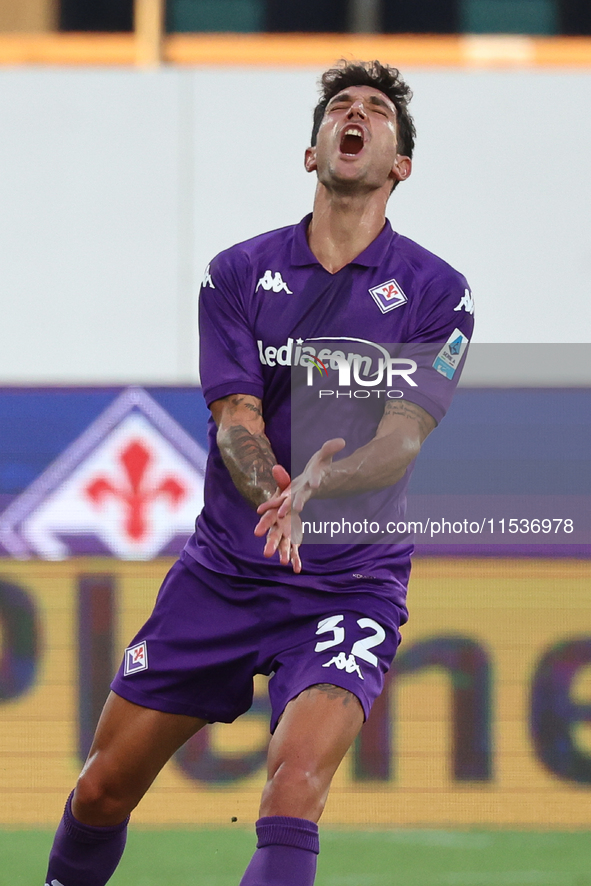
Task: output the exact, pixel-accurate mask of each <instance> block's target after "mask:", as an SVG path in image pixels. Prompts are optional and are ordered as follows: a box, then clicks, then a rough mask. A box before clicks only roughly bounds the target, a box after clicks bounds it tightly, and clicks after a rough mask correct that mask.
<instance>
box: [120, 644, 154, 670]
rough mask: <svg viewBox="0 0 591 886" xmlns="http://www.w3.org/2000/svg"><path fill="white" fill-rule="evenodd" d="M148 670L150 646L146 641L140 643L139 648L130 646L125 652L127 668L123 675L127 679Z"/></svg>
mask: <svg viewBox="0 0 591 886" xmlns="http://www.w3.org/2000/svg"><path fill="white" fill-rule="evenodd" d="M147 669H148V644H147V643H146V641H145V640H142V642H141V643H138V644H137V646H129V647H128V648H127V649H126V650H125V667H124V669H123V673H124V674H125V676H126V677H128V676H129V675H130V674H135V673H136V672H137V671H146V670H147Z"/></svg>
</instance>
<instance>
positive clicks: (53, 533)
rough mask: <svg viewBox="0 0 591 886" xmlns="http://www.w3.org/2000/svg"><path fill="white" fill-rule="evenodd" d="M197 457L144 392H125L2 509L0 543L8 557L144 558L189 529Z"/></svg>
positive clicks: (198, 503) (198, 491) (199, 469)
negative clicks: (83, 555) (89, 555)
mask: <svg viewBox="0 0 591 886" xmlns="http://www.w3.org/2000/svg"><path fill="white" fill-rule="evenodd" d="M205 460H206V456H205V452H204V451H203V450H202V449H201V447H200V446H199V445H198V444H197V443H195V441H194V440H193V439H192V438H191V437H190V436H189V435H188V434H187V433H186V431H184V429H183V428H182V427H181V426H180V425H179V424H178V423H177V422H176V421H174V419H173V418H172V417H171V416H170V415H168V413H167V412H166V411H165V410H164V409H162V407H161V406H160V405H159V404H158V403H156V401H155V400H154V399H153V398H152V397H150V396H149V394H148V393H147V392H146V391H144V390H142V389H141V388H129V389H128V390H126V391H124V392H123V393H122V394H121V395H120V396H119V397H118V398H117V399H116V400H115V401H114V403H112V404H111V406H109V408H108V409H106V410H105V412H103V414H102V415H100V416H99V418H98V419H97V420H96V421H95V422H93V424H92V425H90V427H89V428H87V430H86V431H85V432H84V433H83V434H82V436H81V437H79V438H78V440H76V441H75V442H74V443H73V444H72V445H71V446H70V447H69V448H68V449H67V450H66V451H65V452H64V453H63V454H62V455H61V456H60V457H59V458H58V459H57V461H55V462H54V463H53V464H52V465H50V466H49V468H47V470H46V471H44V472H43V473H42V474H41V476H40V477H38V478H37V480H36V481H35V482H34V483H32V484H31V486H30V487H29V488H28V489H27V490H25V492H24V493H23V494H22V495H20V496H19V497H18V498H17V499H15V501H13V502H12V503H11V505H10V506H9V507H8V508H7V510H6V511H5V512H4V513H3V514H2V518H1V520H0V540H1V541H2V544H3V545H4V547H5V548H6V549H7V550H8V551H9V553H10V554H12V556H15V557H31V556H37V557H41V558H44V559H50V560H56V559H64V558H66V557H68V556H70V555H72V554H76V553H103V554H111V555H114V556H116V557H119V558H121V559H123V560H148V559H151V558H152V557H155V556H157V555H158V554H159V553H161V552H162V551H163V550H164V549H165V548H166V546H167V544H169V543H171V542H173V541H174V540H175V539H177V538H178V537H181V538H182V537H185V538H186V537H187V536H188V535H190V534H191V532H192V531H193V526H194V522H195V517H196V516H197V514H198V513H199V511H200V510H201V507H202V505H203V477H204V472H205ZM178 546H179V547H180V544H179V545H178Z"/></svg>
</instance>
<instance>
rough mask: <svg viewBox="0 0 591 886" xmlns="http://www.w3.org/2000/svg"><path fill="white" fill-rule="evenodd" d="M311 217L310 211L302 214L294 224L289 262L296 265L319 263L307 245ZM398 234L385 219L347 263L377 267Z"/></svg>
mask: <svg viewBox="0 0 591 886" xmlns="http://www.w3.org/2000/svg"><path fill="white" fill-rule="evenodd" d="M311 218H312V213H311V212H310V213H308V215H306V216H304V218H303V219H302V220H301V222H300V223H299V225H296V226H295V232H294V238H293V242H292V247H291V263H292V265H295V266H296V267H303V266H304V265H319V264H320V262H319V261H318V259H317V258H316V256H315V255H314V253H313V252H312V250H311V249H310V247H309V246H308V238H307V236H306V232H307V230H308V225H309V224H310V220H311ZM397 236H398V234H397V233H396V232H395V231H393V230H392V225H391V224H390V222H389V220H388V219H386V223H385V225H384V227H383V228H382V230H381V231H380V233H379V234H378V236H377V237H376V238H375V240H373V241H372V242H371V243H370V244H369V246H368V247H367V249H364V250H363V252H362V253H360V254H359V255H358V256H357V258H354V259H353V261H352V262H349V264H352V265H361V266H362V267H364V268H377V267H379V266H380V265H381V264H382V262H383V261H384V254H385V253H386V252H387V250H388V249H389V248H390V247H391V246H392V244H393V242H394V240H395V238H396V237H397Z"/></svg>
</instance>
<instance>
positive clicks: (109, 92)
mask: <svg viewBox="0 0 591 886" xmlns="http://www.w3.org/2000/svg"><path fill="white" fill-rule="evenodd" d="M318 73H319V72H317V71H309V70H289V69H282V70H273V71H260V70H256V69H244V70H240V69H217V68H216V69H210V70H200V69H197V70H182V69H164V70H162V71H158V72H152V73H147V72H141V71H132V70H115V71H112V70H111V71H104V70H86V69H84V70H59V69H58V70H55V69H53V70H42V69H35V70H33V69H31V70H27V69H16V70H3V71H1V72H0V120H1V121H2V138H0V194H1V198H2V204H1V205H2V213H1V216H0V383H29V384H44V383H46V384H48V383H56V382H58V383H93V382H95V383H103V384H104V383H109V382H113V383H117V382H132V381H134V382H143V383H175V382H187V381H192V380H195V379H196V378H197V334H196V316H195V300H196V293H197V290H198V286H199V282H200V279H201V276H202V273H203V269H204V267H205V265H206V264H207V262H208V261H209V260H210V259H211V257H212V256H213V254H215V253H216V252H217V251H219V250H220V249H223V248H225V247H226V246H228V245H230V244H231V243H233V242H236V241H237V240H241V239H244V238H246V237H249V236H253V235H255V234H257V233H260V232H261V231H263V230H268V229H270V228H273V227H278V226H281V225H284V224H290V223H292V222H294V221H297V220H298V219H299V218H301V216H302V215H303V214H304V213H305V212H307V211H308V210H309V208H310V205H311V201H312V196H313V189H314V181H313V179H312V177H311V176H308V175H307V174H306V173H305V172H304V170H303V165H302V158H303V151H304V148H305V147H306V145H307V143H308V139H309V131H310V118H311V110H312V108H313V106H314V103H315V98H316V93H315V81H316V78H317V75H318ZM405 73H406V76H407V78H408V80H409V82H410V83H411V85H412V87H413V88H414V91H415V99H414V101H413V110H414V114H415V118H416V123H417V128H418V131H419V135H418V142H417V152H416V159H415V168H414V172H413V176H412V178H411V179H410V180H409V181H408V182H406V183H405V184H404V185H402V186H401V187H400V188H398V189H397V191H396V194H395V195H394V197H393V198H392V201H391V203H390V205H389V207H390V208H389V214H390V217H391V219H392V222H393V224H394V227H395V228H396V229H397V230H400V231H401V232H402V233H404V234H406V235H408V236H410V237H413V238H414V239H416V240H418V241H419V242H421V243H422V244H423V245H424V246H426V247H427V248H429V249H431V250H433V251H434V252H437V253H439V254H440V255H442V256H443V257H444V258H446V259H447V260H448V261H450V262H451V263H452V264H454V265H455V266H456V267H458V268H459V269H460V270H462V271H463V272H464V273H465V274H466V275H467V276H468V278H469V280H470V282H471V284H472V287H473V290H474V294H475V297H476V299H477V307H478V318H477V333H476V341H479V342H514V343H519V342H588V341H589V340H590V330H591V307H590V305H591V286H590V283H589V281H590V280H591V225H590V224H589V215H590V213H589V207H590V206H591V175H590V173H589V158H590V157H591V119H590V117H589V114H588V109H589V108H590V107H591V72H590V73H589V74H587V73H583V74H580V73H579V74H577V73H570V72H569V73H566V72H556V73H546V72H540V71H511V72H486V71H482V72H475V71H435V70H429V71H427V70H416V71H413V70H408V71H406V72H405ZM569 373H570V374H569ZM553 378H554V383H556V382H559V383H560V381H561V379H562V381H563V383H566V382H568V383H573V381H574V382H576V381H579V382H587V383H591V368H589V369H587V363H586V361H585V360H581V359H580V350H579V358H578V360H577V364H576V366H574V365H573V367H571V369H568V367H567V372H566V375H563V376H562V377H561V378H556V377H555V375H553ZM509 380H510V379H509ZM540 381H545V382H546V383H549V381H548V380H547V379H546V380H544V379H542V378H540Z"/></svg>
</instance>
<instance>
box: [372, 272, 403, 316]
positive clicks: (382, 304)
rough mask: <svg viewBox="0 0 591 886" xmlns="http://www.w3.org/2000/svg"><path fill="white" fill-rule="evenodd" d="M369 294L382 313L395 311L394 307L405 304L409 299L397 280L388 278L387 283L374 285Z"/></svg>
mask: <svg viewBox="0 0 591 886" xmlns="http://www.w3.org/2000/svg"><path fill="white" fill-rule="evenodd" d="M369 294H370V295H371V297H372V298H373V300H374V301H375V303H376V304H377V306H378V308H379V309H380V311H381V312H382V314H387V313H388V311H393V310H394V308H399V307H400V305H404V304H406V302H407V301H408V299H407V297H406V296H405V294H404V292H403V291H402V289H401V288H400V286H399V285H398V283H397V282H396V280H388V282H387V283H380V285H379V286H374V287H373V288H372V289H370V290H369Z"/></svg>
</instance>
